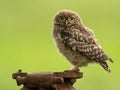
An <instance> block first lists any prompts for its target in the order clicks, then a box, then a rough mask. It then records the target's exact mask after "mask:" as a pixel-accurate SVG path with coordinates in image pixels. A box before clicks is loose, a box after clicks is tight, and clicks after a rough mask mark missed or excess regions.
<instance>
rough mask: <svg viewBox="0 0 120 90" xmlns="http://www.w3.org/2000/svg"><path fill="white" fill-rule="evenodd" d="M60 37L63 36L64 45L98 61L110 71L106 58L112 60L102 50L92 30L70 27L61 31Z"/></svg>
mask: <svg viewBox="0 0 120 90" xmlns="http://www.w3.org/2000/svg"><path fill="white" fill-rule="evenodd" d="M61 37H62V38H63V43H64V45H65V46H67V47H69V48H70V49H72V50H73V51H77V52H78V53H80V54H81V55H83V56H86V57H87V58H89V59H92V60H95V61H96V62H98V63H100V65H101V66H102V67H103V68H104V69H105V70H106V71H109V72H110V69H109V68H108V65H107V63H106V60H110V61H111V62H112V59H111V58H110V57H108V56H107V55H106V54H105V53H104V52H103V50H102V49H101V47H100V45H99V44H98V43H97V40H96V38H95V36H94V34H93V32H91V31H89V30H86V31H85V30H84V32H82V31H80V30H78V29H70V30H65V31H62V32H61Z"/></svg>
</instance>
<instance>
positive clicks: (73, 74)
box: [12, 70, 83, 90]
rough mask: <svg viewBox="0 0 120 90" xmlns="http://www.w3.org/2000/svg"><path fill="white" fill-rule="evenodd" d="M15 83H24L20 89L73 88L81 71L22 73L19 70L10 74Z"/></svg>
mask: <svg viewBox="0 0 120 90" xmlns="http://www.w3.org/2000/svg"><path fill="white" fill-rule="evenodd" d="M12 77H13V79H16V82H17V85H18V86H19V85H22V84H23V85H24V87H23V88H22V89H21V90H75V89H74V87H73V84H74V83H75V82H76V79H79V78H82V77H83V73H81V72H77V71H64V72H53V73H51V72H48V73H46V72H45V73H44V72H40V73H24V72H22V70H19V71H18V72H17V73H13V74H12Z"/></svg>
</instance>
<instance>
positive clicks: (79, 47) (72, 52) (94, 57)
mask: <svg viewBox="0 0 120 90" xmlns="http://www.w3.org/2000/svg"><path fill="white" fill-rule="evenodd" d="M53 38H54V40H55V42H56V45H57V47H58V49H59V51H60V52H61V53H62V54H63V55H64V56H65V57H66V59H67V60H68V61H69V62H70V63H71V64H72V65H73V66H74V67H73V70H77V69H78V68H79V67H81V66H86V65H87V64H88V63H92V62H97V63H99V64H100V65H101V66H102V67H103V68H104V69H105V70H106V71H108V72H110V69H109V67H108V65H107V63H106V60H109V61H111V62H112V59H111V58H110V57H108V56H107V55H106V54H105V53H104V51H103V50H102V48H101V47H100V45H99V43H98V42H97V39H96V38H95V35H94V33H93V32H92V30H91V29H89V28H87V27H86V26H85V25H84V24H83V22H82V20H81V18H80V17H79V15H78V14H76V13H75V12H73V11H69V10H62V11H60V12H58V13H57V14H56V16H55V18H54V22H53Z"/></svg>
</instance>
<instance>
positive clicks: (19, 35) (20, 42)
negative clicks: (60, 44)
mask: <svg viewBox="0 0 120 90" xmlns="http://www.w3.org/2000/svg"><path fill="white" fill-rule="evenodd" d="M62 9H70V10H74V11H76V12H77V13H78V14H79V15H80V16H81V18H82V20H83V22H84V23H85V24H86V25H87V26H88V27H89V28H91V29H93V30H94V33H95V35H96V37H97V39H98V41H99V43H100V44H101V46H102V47H103V49H104V50H105V51H106V53H108V55H109V56H111V57H112V58H113V60H114V64H111V63H108V64H109V66H110V67H111V70H112V73H111V74H108V73H106V72H105V71H104V70H103V69H102V68H101V67H100V66H99V65H95V64H93V65H89V66H88V68H82V69H81V71H82V72H84V78H83V79H81V80H78V82H77V83H76V84H75V87H76V88H77V90H80V89H81V90H108V89H109V90H120V85H119V81H120V79H119V76H120V71H119V70H118V69H119V68H120V66H119V64H120V63H119V57H120V56H119V52H120V41H119V39H120V30H119V29H120V25H119V24H120V1H119V0H109V1H108V0H100V1H98V0H74V1H73V0H69V1H68V0H59V1H58V0H44V1H42V0H41V1H40V0H34V1H33V0H0V61H1V63H0V90H9V89H11V90H19V88H20V87H17V86H16V83H15V81H14V80H12V78H11V74H12V73H13V72H16V71H17V70H18V69H20V68H21V69H23V71H28V72H35V71H36V72H37V71H46V72H47V71H63V70H65V69H69V68H71V66H70V65H69V64H68V62H67V61H66V60H65V58H64V57H63V56H61V55H60V54H59V53H58V51H57V50H56V47H55V45H54V43H53V40H52V36H51V31H52V20H53V17H54V15H55V13H56V12H58V11H59V10H62Z"/></svg>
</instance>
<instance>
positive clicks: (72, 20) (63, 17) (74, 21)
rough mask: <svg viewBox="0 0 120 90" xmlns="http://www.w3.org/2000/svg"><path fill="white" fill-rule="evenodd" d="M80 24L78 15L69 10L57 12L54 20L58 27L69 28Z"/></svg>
mask: <svg viewBox="0 0 120 90" xmlns="http://www.w3.org/2000/svg"><path fill="white" fill-rule="evenodd" d="M81 23H82V21H81V20H80V17H79V15H78V14H77V13H75V12H73V11H70V10H62V11H59V12H58V13H57V14H56V16H55V18H54V24H55V25H59V26H65V27H69V26H74V25H79V24H81Z"/></svg>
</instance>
